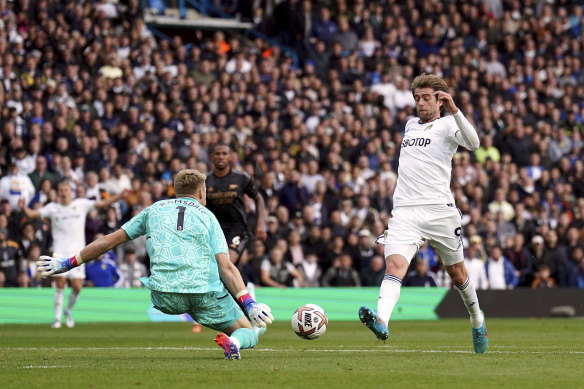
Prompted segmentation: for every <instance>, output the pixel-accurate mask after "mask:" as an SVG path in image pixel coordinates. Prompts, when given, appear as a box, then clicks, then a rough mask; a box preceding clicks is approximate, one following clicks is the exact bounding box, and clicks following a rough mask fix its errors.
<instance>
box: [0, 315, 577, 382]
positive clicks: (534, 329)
mask: <svg viewBox="0 0 584 389" xmlns="http://www.w3.org/2000/svg"><path fill="white" fill-rule="evenodd" d="M487 324H488V329H489V339H490V347H489V350H488V351H487V353H486V354H483V355H477V354H475V353H474V352H472V342H471V334H470V327H469V322H468V320H440V321H415V322H414V321H410V322H408V321H397V322H394V323H392V324H391V326H390V331H391V335H390V339H389V341H388V342H387V343H386V344H383V343H377V342H376V341H375V340H374V337H373V334H371V333H370V332H369V331H368V330H367V329H366V328H365V327H364V326H362V325H361V324H360V323H359V322H331V323H329V328H328V330H327V333H326V334H325V335H324V336H323V337H322V338H320V339H317V340H314V341H306V340H302V339H300V338H298V337H296V335H294V334H293V333H292V330H291V329H290V326H289V325H288V323H275V324H274V325H272V326H271V327H270V329H269V330H268V332H267V333H266V334H265V335H264V336H263V337H261V338H260V344H259V345H258V347H257V348H256V349H253V350H243V351H242V359H241V360H239V361H226V360H224V359H223V353H222V350H221V349H220V348H218V347H217V346H216V345H215V343H214V342H213V339H214V336H215V334H216V333H215V332H214V331H211V330H208V329H204V330H203V332H202V333H200V334H193V333H191V332H190V325H189V324H188V323H131V324H78V325H77V326H76V327H75V328H73V329H68V328H62V329H59V330H54V329H51V328H49V326H48V325H4V326H0V377H1V379H0V387H2V388H3V389H8V388H18V389H28V388H76V389H77V388H165V389H172V388H187V387H189V388H205V387H209V388H210V387H213V388H230V387H235V388H254V389H258V388H292V387H293V388H317V387H326V388H331V387H333V388H336V387H339V388H370V387H383V388H390V387H395V388H448V389H452V388H458V387H460V388H465V389H466V388H499V387H504V388H577V387H580V388H581V387H582V386H583V385H584V384H583V382H584V321H582V320H579V319H537V320H536V319H521V320H509V319H488V321H487Z"/></svg>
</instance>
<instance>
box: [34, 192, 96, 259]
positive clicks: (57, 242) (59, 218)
mask: <svg viewBox="0 0 584 389" xmlns="http://www.w3.org/2000/svg"><path fill="white" fill-rule="evenodd" d="M94 206H95V201H93V200H89V199H83V198H79V199H75V200H73V201H72V202H71V204H69V205H61V204H59V203H49V204H47V205H45V206H44V207H42V208H41V209H39V211H40V213H41V217H43V218H50V219H51V228H52V236H53V253H56V254H59V255H61V256H63V257H71V256H73V255H75V254H77V252H79V250H81V249H82V248H83V247H85V219H86V216H87V213H88V212H89V211H90V210H92V209H93V207H94Z"/></svg>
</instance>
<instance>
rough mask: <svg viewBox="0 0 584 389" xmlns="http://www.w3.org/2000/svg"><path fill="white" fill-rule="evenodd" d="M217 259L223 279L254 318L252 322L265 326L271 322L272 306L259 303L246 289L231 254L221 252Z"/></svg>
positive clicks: (272, 318)
mask: <svg viewBox="0 0 584 389" xmlns="http://www.w3.org/2000/svg"><path fill="white" fill-rule="evenodd" d="M215 259H216V260H217V266H218V267H219V274H220V275H221V280H223V282H224V283H225V285H226V286H227V289H229V291H230V292H231V293H232V294H233V295H234V296H235V297H236V298H237V300H238V301H239V302H240V303H241V305H242V306H243V308H244V309H245V311H246V312H247V314H248V316H249V318H250V319H251V320H252V322H253V323H252V324H255V325H256V326H257V327H265V326H266V325H268V324H271V323H272V321H273V320H274V316H272V313H271V309H270V307H268V306H267V305H266V304H258V303H257V302H255V300H254V299H253V298H252V297H251V296H250V294H249V292H248V291H247V289H245V285H244V283H243V279H242V278H241V274H240V273H239V270H237V268H236V267H235V265H234V264H233V263H232V262H231V260H230V259H229V256H228V255H227V254H226V253H219V254H217V255H215Z"/></svg>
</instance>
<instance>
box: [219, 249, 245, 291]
mask: <svg viewBox="0 0 584 389" xmlns="http://www.w3.org/2000/svg"><path fill="white" fill-rule="evenodd" d="M215 260H216V261H217V266H218V268H219V274H220V276H221V280H222V281H223V282H224V283H225V285H226V286H227V289H228V290H229V291H230V292H231V293H232V294H233V295H234V296H235V295H237V294H238V293H239V292H241V291H242V290H244V289H245V285H244V283H243V279H242V278H241V274H240V273H239V270H237V268H236V267H235V265H234V264H233V263H232V262H231V260H230V259H229V256H228V255H227V254H226V253H219V254H217V255H215Z"/></svg>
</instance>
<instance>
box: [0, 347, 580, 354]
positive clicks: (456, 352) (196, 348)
mask: <svg viewBox="0 0 584 389" xmlns="http://www.w3.org/2000/svg"><path fill="white" fill-rule="evenodd" d="M503 347H504V346H499V347H498V348H503ZM7 349H8V350H18V351H27V350H40V351H118V350H127V351H165V350H171V351H217V350H219V349H218V348H217V347H7ZM249 351H260V352H278V353H281V352H295V353H302V352H315V353H338V352H345V353H347V352H358V353H376V352H386V353H392V352H394V353H450V354H474V353H473V352H472V351H470V350H447V349H445V350H434V349H397V348H390V347H385V348H380V347H378V348H376V349H347V348H342V349H290V348H283V349H275V348H256V349H251V350H249ZM487 354H548V355H549V354H584V351H554V350H551V351H530V350H515V351H504V350H489V351H487Z"/></svg>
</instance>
